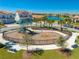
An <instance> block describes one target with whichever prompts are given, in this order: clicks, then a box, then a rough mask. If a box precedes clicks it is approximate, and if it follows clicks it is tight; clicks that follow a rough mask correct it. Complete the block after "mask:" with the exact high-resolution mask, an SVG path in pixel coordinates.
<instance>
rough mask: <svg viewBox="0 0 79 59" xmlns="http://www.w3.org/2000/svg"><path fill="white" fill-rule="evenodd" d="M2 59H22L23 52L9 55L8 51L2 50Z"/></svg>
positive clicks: (0, 52)
mask: <svg viewBox="0 0 79 59" xmlns="http://www.w3.org/2000/svg"><path fill="white" fill-rule="evenodd" d="M0 59H22V51H20V52H16V53H9V52H7V50H5V49H3V48H1V49H0Z"/></svg>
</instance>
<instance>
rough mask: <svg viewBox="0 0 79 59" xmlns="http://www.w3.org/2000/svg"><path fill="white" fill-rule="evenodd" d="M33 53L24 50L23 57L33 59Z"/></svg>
mask: <svg viewBox="0 0 79 59" xmlns="http://www.w3.org/2000/svg"><path fill="white" fill-rule="evenodd" d="M31 55H32V53H27V51H24V52H23V59H31Z"/></svg>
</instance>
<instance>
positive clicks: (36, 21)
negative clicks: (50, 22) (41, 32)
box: [33, 18, 38, 27]
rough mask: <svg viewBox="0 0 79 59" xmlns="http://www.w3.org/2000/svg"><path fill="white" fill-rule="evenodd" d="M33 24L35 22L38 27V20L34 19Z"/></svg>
mask: <svg viewBox="0 0 79 59" xmlns="http://www.w3.org/2000/svg"><path fill="white" fill-rule="evenodd" d="M33 22H35V24H36V27H37V24H38V18H34V19H33Z"/></svg>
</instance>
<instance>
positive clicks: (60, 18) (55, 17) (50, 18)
mask: <svg viewBox="0 0 79 59" xmlns="http://www.w3.org/2000/svg"><path fill="white" fill-rule="evenodd" d="M47 18H48V20H64V18H62V17H57V16H48V17H47Z"/></svg>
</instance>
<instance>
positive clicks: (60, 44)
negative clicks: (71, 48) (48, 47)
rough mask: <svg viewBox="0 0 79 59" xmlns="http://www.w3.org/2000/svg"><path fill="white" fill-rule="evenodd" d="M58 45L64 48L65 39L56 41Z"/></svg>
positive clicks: (60, 38)
mask: <svg viewBox="0 0 79 59" xmlns="http://www.w3.org/2000/svg"><path fill="white" fill-rule="evenodd" d="M56 43H57V45H59V46H61V47H64V43H65V39H64V38H63V37H59V39H57V41H56Z"/></svg>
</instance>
